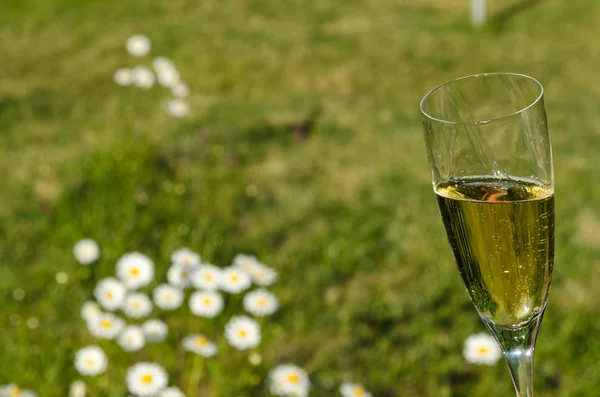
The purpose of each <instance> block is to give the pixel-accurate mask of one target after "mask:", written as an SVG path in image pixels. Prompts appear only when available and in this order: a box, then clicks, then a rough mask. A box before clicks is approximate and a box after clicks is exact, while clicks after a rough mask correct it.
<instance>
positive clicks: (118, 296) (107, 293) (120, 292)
mask: <svg viewBox="0 0 600 397" xmlns="http://www.w3.org/2000/svg"><path fill="white" fill-rule="evenodd" d="M126 293H127V290H126V289H125V286H124V285H123V283H121V282H120V281H119V280H117V279H115V278H112V277H108V278H105V279H103V280H101V281H100V282H99V283H98V285H97V286H96V288H95V289H94V296H95V297H96V300H97V301H98V303H99V304H100V306H102V307H103V308H105V309H106V310H117V309H119V308H121V306H122V305H123V302H124V301H125V295H126Z"/></svg>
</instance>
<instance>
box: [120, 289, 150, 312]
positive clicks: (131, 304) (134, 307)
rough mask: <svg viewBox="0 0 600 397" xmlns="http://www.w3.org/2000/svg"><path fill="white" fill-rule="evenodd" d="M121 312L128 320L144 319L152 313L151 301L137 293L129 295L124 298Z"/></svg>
mask: <svg viewBox="0 0 600 397" xmlns="http://www.w3.org/2000/svg"><path fill="white" fill-rule="evenodd" d="M123 311H124V312H125V315H126V316H127V317H129V318H142V317H146V316H147V315H149V314H150V312H151V311H152V301H150V298H148V296H147V295H145V294H142V293H139V292H134V293H131V294H129V295H127V298H125V303H124V305H123Z"/></svg>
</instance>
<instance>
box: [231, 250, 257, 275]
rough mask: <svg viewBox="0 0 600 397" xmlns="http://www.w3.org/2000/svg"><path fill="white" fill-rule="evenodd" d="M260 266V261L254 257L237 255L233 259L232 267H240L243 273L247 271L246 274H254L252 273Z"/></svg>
mask: <svg viewBox="0 0 600 397" xmlns="http://www.w3.org/2000/svg"><path fill="white" fill-rule="evenodd" d="M258 265H260V262H259V261H258V259H256V257H255V256H254V255H248V254H237V255H236V256H235V257H234V258H233V265H232V266H234V267H238V268H240V269H242V270H243V271H245V272H246V273H252V271H253V270H254V269H255V268H256V267H257V266H258Z"/></svg>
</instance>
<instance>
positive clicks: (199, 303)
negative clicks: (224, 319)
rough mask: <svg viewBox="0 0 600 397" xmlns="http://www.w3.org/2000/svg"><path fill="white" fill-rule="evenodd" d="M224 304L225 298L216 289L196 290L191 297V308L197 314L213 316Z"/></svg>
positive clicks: (219, 311)
mask: <svg viewBox="0 0 600 397" xmlns="http://www.w3.org/2000/svg"><path fill="white" fill-rule="evenodd" d="M223 306H224V303H223V298H222V297H221V295H219V294H218V293H217V292H214V291H203V292H194V293H193V294H192V296H191V297H190V310H191V312H192V313H193V314H194V315H196V316H200V317H208V318H213V317H215V316H216V315H218V314H219V313H221V311H222V310H223Z"/></svg>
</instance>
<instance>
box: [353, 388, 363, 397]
mask: <svg viewBox="0 0 600 397" xmlns="http://www.w3.org/2000/svg"><path fill="white" fill-rule="evenodd" d="M365 394H366V393H365V389H363V388H362V387H360V386H356V387H355V388H354V395H355V396H364V395H365Z"/></svg>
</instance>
